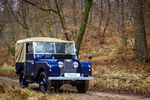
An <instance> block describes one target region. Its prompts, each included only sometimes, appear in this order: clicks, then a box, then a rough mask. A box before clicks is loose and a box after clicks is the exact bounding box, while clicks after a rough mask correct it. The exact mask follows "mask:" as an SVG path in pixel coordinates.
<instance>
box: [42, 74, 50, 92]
mask: <svg viewBox="0 0 150 100" xmlns="http://www.w3.org/2000/svg"><path fill="white" fill-rule="evenodd" d="M39 88H40V90H41V92H43V93H45V92H47V91H48V90H49V91H50V89H51V82H50V81H48V79H47V76H46V73H45V72H41V74H40V77H39Z"/></svg>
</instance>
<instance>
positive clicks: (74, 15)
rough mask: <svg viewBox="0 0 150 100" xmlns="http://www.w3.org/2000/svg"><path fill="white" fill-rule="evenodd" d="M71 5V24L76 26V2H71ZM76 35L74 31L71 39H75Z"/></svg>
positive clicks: (74, 0)
mask: <svg viewBox="0 0 150 100" xmlns="http://www.w3.org/2000/svg"><path fill="white" fill-rule="evenodd" d="M72 2H73V4H72V9H73V14H72V17H73V23H74V26H77V20H76V13H75V10H76V0H72ZM76 35H77V31H76V30H74V32H73V37H74V39H75V37H76Z"/></svg>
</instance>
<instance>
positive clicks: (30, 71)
mask: <svg viewBox="0 0 150 100" xmlns="http://www.w3.org/2000/svg"><path fill="white" fill-rule="evenodd" d="M25 66H26V75H27V76H28V78H30V77H31V76H33V75H34V55H33V43H26V62H25Z"/></svg>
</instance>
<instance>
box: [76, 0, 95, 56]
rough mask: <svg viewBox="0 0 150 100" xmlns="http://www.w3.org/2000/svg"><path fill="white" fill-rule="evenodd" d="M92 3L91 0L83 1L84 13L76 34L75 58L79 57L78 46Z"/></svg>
mask: <svg viewBox="0 0 150 100" xmlns="http://www.w3.org/2000/svg"><path fill="white" fill-rule="evenodd" d="M92 2H93V0H85V5H84V11H83V15H82V20H81V24H80V30H79V32H78V33H77V37H76V42H75V45H76V49H77V52H76V54H77V56H78V55H79V51H80V45H81V42H82V39H83V36H84V33H85V29H86V25H87V22H88V16H89V12H90V8H91V6H92Z"/></svg>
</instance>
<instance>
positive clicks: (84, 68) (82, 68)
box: [80, 62, 92, 75]
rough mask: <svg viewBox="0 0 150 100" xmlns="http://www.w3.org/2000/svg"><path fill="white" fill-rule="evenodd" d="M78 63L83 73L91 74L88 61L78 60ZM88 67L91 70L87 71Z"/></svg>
mask: <svg viewBox="0 0 150 100" xmlns="http://www.w3.org/2000/svg"><path fill="white" fill-rule="evenodd" d="M80 64H81V70H82V72H81V73H82V74H84V75H92V66H91V63H89V62H80ZM89 65H90V66H91V67H90V68H89ZM89 69H90V70H91V71H89Z"/></svg>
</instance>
